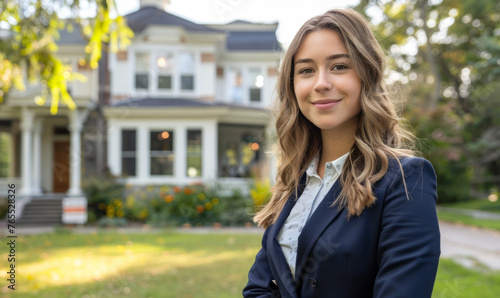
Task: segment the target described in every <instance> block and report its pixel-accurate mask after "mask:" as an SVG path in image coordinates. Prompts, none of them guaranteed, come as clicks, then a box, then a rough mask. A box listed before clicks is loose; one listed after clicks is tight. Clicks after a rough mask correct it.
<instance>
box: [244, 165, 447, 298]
mask: <svg viewBox="0 0 500 298" xmlns="http://www.w3.org/2000/svg"><path fill="white" fill-rule="evenodd" d="M401 163H402V166H403V172H404V176H405V182H406V189H407V190H408V194H409V196H407V193H406V191H405V186H404V184H403V179H402V176H401V171H400V168H399V165H398V163H397V162H396V161H395V160H390V161H389V168H388V171H387V173H386V175H385V176H384V177H383V178H382V179H380V180H379V181H377V183H375V185H374V186H373V191H374V194H375V196H376V198H377V199H376V202H375V203H374V204H373V205H372V206H371V207H369V208H366V209H365V210H364V211H363V213H362V214H361V215H360V216H354V217H351V218H350V219H348V218H347V210H346V209H345V208H341V209H339V208H337V207H333V208H332V207H330V205H331V204H332V202H333V201H334V200H335V198H336V197H337V196H338V195H339V194H340V191H341V187H340V183H339V181H338V180H337V182H336V183H335V184H334V185H333V186H332V188H331V189H330V191H329V192H328V194H327V195H326V196H325V198H324V199H323V201H322V202H321V204H320V205H319V206H318V208H317V209H316V210H315V211H314V213H313V214H312V216H311V217H310V218H309V220H308V221H307V223H306V225H305V226H304V228H303V230H302V232H301V234H300V236H299V239H298V250H297V259H296V266H295V268H296V269H295V270H296V274H295V277H293V276H292V273H291V271H290V268H289V266H288V264H287V262H286V259H285V256H284V255H283V252H282V250H281V247H280V244H279V243H278V240H277V236H278V233H279V231H280V229H281V227H282V226H283V223H284V222H285V220H286V218H287V217H288V215H289V213H290V211H291V209H292V207H293V206H294V204H295V202H296V199H295V195H291V196H290V198H289V199H288V202H287V203H286V204H285V206H284V208H283V210H282V211H281V214H280V216H279V217H278V220H277V221H276V223H275V224H273V225H271V226H269V227H268V228H267V229H266V231H265V232H264V236H263V238H262V249H261V250H260V251H259V253H258V254H257V256H256V258H255V263H254V264H253V266H252V268H251V269H250V272H249V274H248V284H247V285H246V287H245V288H244V290H243V296H244V297H314V298H318V297H353V298H362V297H383V298H390V297H415V298H417V297H418V298H423V297H431V294H432V288H433V286H434V280H435V277H436V271H437V267H438V262H439V255H440V233H439V225H438V219H437V215H436V199H437V194H436V174H435V172H434V169H433V167H432V165H431V164H430V163H429V162H428V161H427V160H425V159H422V158H417V157H412V158H402V159H401ZM305 180H306V179H305V175H304V176H303V177H302V179H301V183H300V186H299V193H298V194H299V196H300V194H301V193H302V190H303V187H304V185H305Z"/></svg>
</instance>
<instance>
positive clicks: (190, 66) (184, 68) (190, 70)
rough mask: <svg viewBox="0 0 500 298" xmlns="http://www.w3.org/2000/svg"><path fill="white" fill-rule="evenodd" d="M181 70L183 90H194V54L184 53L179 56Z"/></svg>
mask: <svg viewBox="0 0 500 298" xmlns="http://www.w3.org/2000/svg"><path fill="white" fill-rule="evenodd" d="M179 70H180V73H181V90H194V71H195V67H194V54H193V53H190V52H182V53H180V54H179Z"/></svg>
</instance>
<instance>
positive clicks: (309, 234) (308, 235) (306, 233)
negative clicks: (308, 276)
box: [295, 179, 344, 283]
mask: <svg viewBox="0 0 500 298" xmlns="http://www.w3.org/2000/svg"><path fill="white" fill-rule="evenodd" d="M341 190H342V188H341V186H340V182H339V180H338V179H337V181H336V182H335V183H334V184H333V186H332V188H331V189H330V191H328V193H327V194H326V196H325V198H324V199H323V200H322V201H321V203H320V204H319V206H318V207H317V208H316V210H315V211H314V213H313V214H312V215H311V217H310V218H309V220H308V221H307V222H306V224H305V226H304V228H303V229H302V232H301V233H300V235H299V241H298V249H297V261H296V262H297V263H296V266H295V272H296V273H295V283H299V282H300V279H301V275H302V271H303V270H304V268H305V266H306V262H307V259H308V258H307V256H308V255H309V254H310V253H311V249H312V247H313V246H314V244H315V243H316V241H317V240H318V238H319V237H320V235H321V234H322V233H323V231H324V230H325V229H326V228H327V227H328V226H329V225H330V224H331V222H332V221H334V220H335V219H336V218H337V217H338V216H339V215H340V214H341V213H342V211H343V210H344V208H340V209H339V208H338V207H336V206H335V207H330V206H331V204H332V203H333V202H334V201H335V199H336V198H337V197H338V195H339V194H340V192H341Z"/></svg>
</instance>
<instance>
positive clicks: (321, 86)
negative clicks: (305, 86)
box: [314, 71, 333, 92]
mask: <svg viewBox="0 0 500 298" xmlns="http://www.w3.org/2000/svg"><path fill="white" fill-rule="evenodd" d="M332 87H333V85H332V82H331V78H330V77H329V76H328V73H327V72H326V71H319V72H318V76H317V79H316V84H315V85H314V91H316V92H323V91H328V90H330V89H332Z"/></svg>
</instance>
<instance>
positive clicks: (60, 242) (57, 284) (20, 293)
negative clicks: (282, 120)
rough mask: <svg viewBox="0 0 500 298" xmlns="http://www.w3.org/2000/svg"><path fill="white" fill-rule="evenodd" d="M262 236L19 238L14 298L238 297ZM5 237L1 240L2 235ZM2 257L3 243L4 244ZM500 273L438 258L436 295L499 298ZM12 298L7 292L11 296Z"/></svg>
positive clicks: (1, 275)
mask: <svg viewBox="0 0 500 298" xmlns="http://www.w3.org/2000/svg"><path fill="white" fill-rule="evenodd" d="M260 238H261V236H260V235H252V234H239V235H233V234H219V233H213V234H205V235H200V234H179V233H174V232H169V231H164V232H159V233H143V234H121V233H118V232H116V231H103V232H99V233H96V234H72V233H55V234H42V235H35V236H19V238H18V239H17V244H18V245H17V248H16V249H17V252H16V254H17V259H16V268H17V272H16V274H17V275H16V291H15V293H16V294H17V295H8V294H10V293H12V291H10V290H8V289H7V288H6V281H5V279H6V278H7V273H6V271H8V270H7V266H6V262H2V263H1V264H2V266H0V280H2V283H1V286H2V289H1V291H0V296H2V297H3V296H7V295H8V296H12V297H51V298H53V297H65V298H66V297H217V298H219V297H241V289H242V288H243V286H244V285H245V283H246V281H247V277H246V276H247V272H248V269H249V268H250V266H251V264H252V262H253V260H254V257H255V254H256V253H257V251H258V249H259V246H260ZM3 239H5V237H2V240H3ZM0 252H1V253H0V255H1V258H2V259H3V260H6V259H7V252H6V249H5V247H1V248H0ZM495 293H500V272H489V271H485V270H484V269H482V270H467V269H464V268H462V267H460V266H459V265H457V264H455V263H454V262H452V261H450V260H442V261H441V262H440V266H439V271H438V277H437V280H436V287H435V290H434V295H433V297H439V298H444V297H482V298H487V297H497V296H496V295H495ZM8 296H7V297H8Z"/></svg>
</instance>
